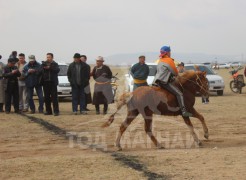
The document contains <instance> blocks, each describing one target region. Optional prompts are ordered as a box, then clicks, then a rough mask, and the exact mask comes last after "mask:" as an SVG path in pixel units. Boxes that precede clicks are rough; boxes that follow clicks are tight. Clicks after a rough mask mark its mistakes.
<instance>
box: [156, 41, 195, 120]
mask: <svg viewBox="0 0 246 180" xmlns="http://www.w3.org/2000/svg"><path fill="white" fill-rule="evenodd" d="M160 53H161V54H160V60H159V63H158V65H157V73H156V76H155V79H154V83H156V84H157V85H159V86H160V87H161V88H163V89H165V90H167V91H169V92H170V93H172V94H173V95H175V96H176V98H177V100H178V104H179V107H180V110H181V112H182V116H183V117H190V116H192V114H191V113H189V112H188V111H186V108H185V104H184V97H183V93H182V92H181V91H180V90H179V89H178V88H177V87H176V86H174V85H173V84H172V82H173V81H174V78H175V76H177V75H178V70H177V68H176V66H175V64H174V60H173V59H172V58H171V49H170V47H169V46H163V47H162V48H161V49H160Z"/></svg>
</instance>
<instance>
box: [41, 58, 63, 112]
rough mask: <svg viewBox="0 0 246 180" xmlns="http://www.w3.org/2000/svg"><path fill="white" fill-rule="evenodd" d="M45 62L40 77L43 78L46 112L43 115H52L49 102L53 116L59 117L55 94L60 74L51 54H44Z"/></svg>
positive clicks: (56, 95)
mask: <svg viewBox="0 0 246 180" xmlns="http://www.w3.org/2000/svg"><path fill="white" fill-rule="evenodd" d="M46 58H47V60H46V61H43V62H42V64H41V66H42V69H43V71H42V77H43V89H44V102H45V107H46V112H45V113H44V115H52V114H53V113H52V108H51V102H52V104H53V112H54V116H59V103H58V94H57V85H58V73H59V72H60V68H59V65H58V64H57V63H56V62H55V61H54V55H53V54H52V53H47V54H46Z"/></svg>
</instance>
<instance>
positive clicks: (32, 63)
mask: <svg viewBox="0 0 246 180" xmlns="http://www.w3.org/2000/svg"><path fill="white" fill-rule="evenodd" d="M41 72H42V68H41V64H40V63H38V62H37V61H36V59H35V56H34V55H30V56H29V63H28V64H26V65H25V66H24V68H23V75H24V78H25V83H26V87H27V96H28V100H29V106H30V109H31V113H32V114H34V113H35V111H36V108H35V104H34V101H33V91H34V89H35V90H36V92H37V95H38V100H39V107H38V111H39V113H43V110H44V97H43V90H42V86H41V84H40V78H41Z"/></svg>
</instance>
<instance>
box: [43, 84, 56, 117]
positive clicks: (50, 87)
mask: <svg viewBox="0 0 246 180" xmlns="http://www.w3.org/2000/svg"><path fill="white" fill-rule="evenodd" d="M43 88H44V101H45V108H46V112H47V113H52V108H51V102H52V103H53V111H54V113H59V104H58V94H57V85H56V84H54V82H52V81H44V85H43Z"/></svg>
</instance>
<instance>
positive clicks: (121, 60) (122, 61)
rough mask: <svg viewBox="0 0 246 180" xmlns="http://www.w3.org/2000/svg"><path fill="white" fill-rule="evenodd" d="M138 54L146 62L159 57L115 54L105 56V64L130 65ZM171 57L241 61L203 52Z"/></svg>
mask: <svg viewBox="0 0 246 180" xmlns="http://www.w3.org/2000/svg"><path fill="white" fill-rule="evenodd" d="M140 55H145V56H146V62H154V61H155V60H157V59H158V58H159V57H158V56H159V53H157V52H145V53H141V52H140V53H131V54H115V55H111V56H107V57H105V59H106V62H107V64H111V65H130V64H132V63H135V62H137V61H138V57H139V56H140ZM172 57H173V58H174V59H175V60H177V61H182V62H185V63H191V62H193V63H203V62H218V63H223V62H233V61H240V62H242V57H239V56H238V57H237V56H235V55H229V56H225V55H210V54H203V53H172Z"/></svg>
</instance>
